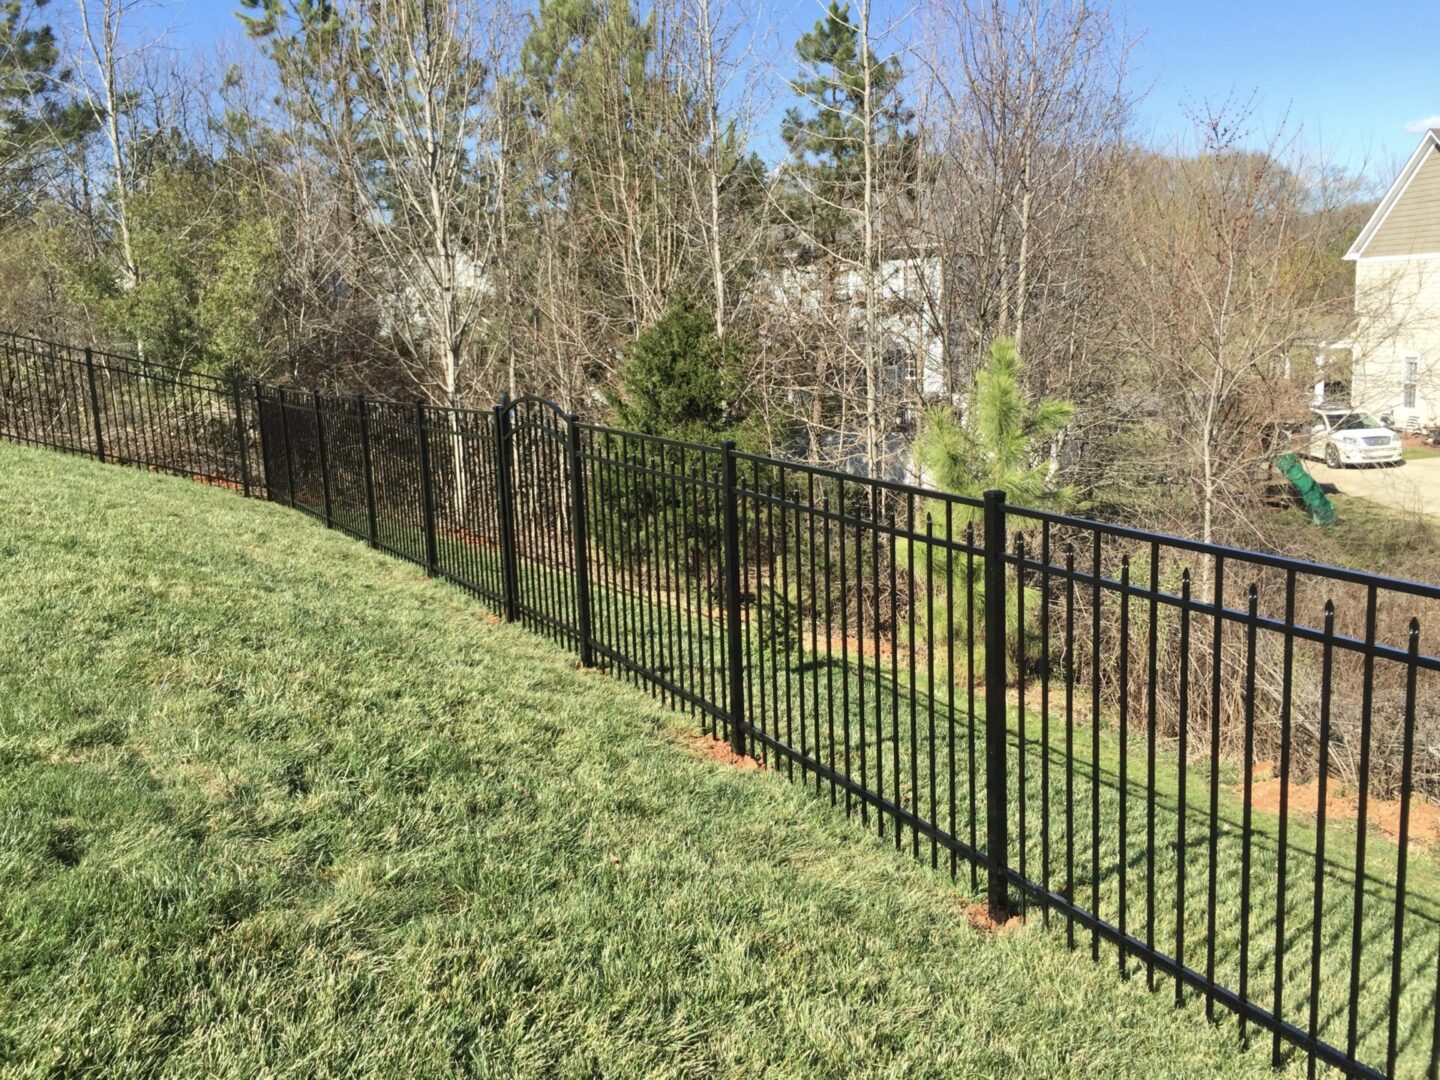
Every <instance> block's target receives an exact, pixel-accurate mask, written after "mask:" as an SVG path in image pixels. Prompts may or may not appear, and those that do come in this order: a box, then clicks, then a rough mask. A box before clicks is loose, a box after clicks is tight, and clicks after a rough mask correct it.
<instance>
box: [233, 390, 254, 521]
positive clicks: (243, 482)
mask: <svg viewBox="0 0 1440 1080" xmlns="http://www.w3.org/2000/svg"><path fill="white" fill-rule="evenodd" d="M231 375H232V377H233V378H234V380H235V446H236V448H237V449H238V450H239V451H240V492H241V494H242V495H244V496H245V498H247V499H248V498H249V497H250V457H249V454H247V453H246V450H245V397H244V395H243V394H241V393H240V373H239V372H232V373H231Z"/></svg>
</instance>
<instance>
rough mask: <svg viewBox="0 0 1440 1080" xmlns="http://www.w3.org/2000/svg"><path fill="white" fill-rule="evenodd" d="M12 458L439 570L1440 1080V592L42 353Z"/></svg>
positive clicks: (867, 820)
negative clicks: (164, 485)
mask: <svg viewBox="0 0 1440 1080" xmlns="http://www.w3.org/2000/svg"><path fill="white" fill-rule="evenodd" d="M0 436H3V437H5V438H7V439H9V440H11V441H14V442H18V443H22V444H28V445H34V446H44V447H49V448H53V449H57V450H62V451H67V452H70V453H75V454H80V455H84V456H88V457H92V458H95V459H98V460H100V461H104V462H112V463H116V464H126V465H131V466H135V467H139V468H145V469H150V470H154V471H159V472H165V473H171V474H175V475H179V476H183V477H187V478H190V479H192V480H194V481H196V482H200V483H206V484H212V485H219V486H223V487H227V488H231V489H233V490H235V491H237V492H239V493H242V494H245V495H251V496H259V497H264V498H268V499H269V500H271V501H273V502H278V503H281V504H284V505H285V506H288V507H293V508H294V509H296V510H299V511H302V512H304V513H307V514H310V515H312V516H313V517H315V518H317V519H319V520H321V521H323V522H324V523H325V524H326V525H327V526H330V527H333V528H337V529H341V530H344V531H345V532H348V533H350V534H351V535H353V536H355V537H357V538H359V539H361V540H363V541H364V542H366V543H368V544H369V545H370V546H372V547H374V548H376V549H380V550H384V551H386V552H389V553H391V554H393V555H395V556H398V557H400V558H403V559H407V560H409V561H411V562H413V563H415V564H416V565H419V566H421V567H423V568H424V569H425V570H426V572H427V573H430V574H432V575H435V576H437V577H441V578H444V579H446V580H448V581H450V582H453V583H454V584H455V585H457V586H459V587H461V588H463V589H465V590H467V591H469V592H471V593H472V594H474V595H475V596H477V597H479V598H480V599H481V600H483V601H484V602H485V603H486V604H487V605H489V606H490V607H491V608H492V609H493V610H494V611H496V612H497V613H498V614H499V615H501V616H502V617H504V618H507V619H510V620H513V621H516V622H519V623H521V624H523V625H525V626H528V627H530V628H532V629H534V630H536V631H537V632H540V633H543V634H546V635H548V636H550V637H552V638H553V639H554V640H556V641H557V642H558V643H560V644H561V645H563V646H565V647H566V648H569V649H573V650H574V651H575V652H576V653H577V654H578V656H579V659H580V662H581V663H582V664H583V665H586V666H595V667H599V668H603V669H607V670H609V671H611V672H613V673H614V674H615V675H617V676H619V677H621V678H624V679H627V680H629V681H631V682H633V683H635V684H637V685H640V686H644V687H646V688H648V689H649V690H651V691H652V692H653V693H655V694H656V695H657V696H659V697H660V698H662V699H663V700H664V701H665V702H667V703H668V704H670V705H673V706H674V707H676V708H678V709H682V710H685V711H687V712H689V713H691V714H693V715H694V716H695V718H696V723H697V726H698V728H699V729H700V730H701V731H702V732H704V733H707V734H709V735H711V736H713V737H714V738H716V739H720V740H724V741H725V742H727V743H728V745H729V746H730V748H731V749H732V750H733V751H734V752H735V753H737V754H741V755H745V756H747V757H753V758H756V759H758V760H759V761H760V762H761V763H762V764H763V765H764V766H766V767H767V768H769V769H772V770H775V771H777V772H781V773H783V774H784V775H786V776H787V777H789V778H791V779H793V780H794V781H795V782H796V783H801V784H804V785H805V786H806V787H807V788H808V789H810V790H811V791H812V792H813V794H814V796H815V797H816V798H818V799H822V800H825V801H828V802H830V803H831V804H832V805H833V806H834V807H835V808H836V811H837V812H843V813H845V814H847V815H849V816H850V817H852V818H854V819H855V820H856V823H857V825H858V826H860V827H864V828H867V829H870V830H873V831H874V832H875V834H876V835H877V836H878V837H879V838H881V839H882V840H883V841H884V842H885V843H887V844H892V845H894V846H895V847H896V848H897V849H900V850H904V851H906V852H908V853H909V854H910V855H911V856H913V857H914V858H917V859H919V860H921V861H924V862H928V863H929V864H930V865H931V866H933V867H935V868H936V869H937V870H939V871H943V872H945V873H948V874H950V875H951V876H952V877H953V878H955V879H957V881H961V882H963V883H964V886H965V888H966V889H967V890H969V891H972V892H973V893H975V894H976V895H984V896H985V898H986V906H987V907H988V914H989V915H990V917H991V918H992V919H996V920H1003V919H1005V918H1007V917H1011V916H1014V917H1018V918H1023V919H1027V920H1030V919H1033V920H1038V921H1039V922H1041V923H1042V924H1044V925H1045V926H1047V927H1051V928H1052V931H1053V932H1054V933H1055V934H1056V936H1057V938H1058V939H1059V940H1061V941H1063V942H1065V943H1068V944H1069V945H1070V946H1072V947H1075V948H1084V949H1087V950H1088V951H1089V952H1090V953H1091V954H1092V955H1093V956H1094V958H1095V959H1096V960H1097V961H1098V960H1106V961H1107V962H1110V963H1114V964H1115V966H1116V969H1117V971H1118V973H1119V975H1120V977H1125V978H1137V979H1144V980H1145V982H1146V984H1147V985H1148V986H1149V987H1150V988H1152V989H1157V990H1158V989H1160V988H1161V987H1162V986H1166V987H1169V992H1170V993H1172V994H1173V996H1174V999H1175V1001H1176V1003H1177V1004H1184V1003H1187V1002H1191V1001H1194V1002H1197V1005H1196V1009H1197V1014H1198V1010H1199V1009H1202V1008H1203V1010H1204V1012H1205V1014H1207V1015H1208V1016H1209V1017H1210V1018H1212V1019H1220V1018H1222V1017H1224V1016H1227V1015H1228V1016H1231V1017H1232V1018H1233V1019H1234V1022H1235V1026H1236V1028H1237V1029H1238V1030H1237V1035H1238V1037H1239V1038H1241V1039H1244V1040H1247V1041H1248V1040H1254V1039H1256V1038H1257V1037H1258V1038H1263V1039H1264V1040H1265V1041H1266V1042H1267V1043H1268V1044H1269V1047H1270V1051H1271V1053H1272V1055H1273V1057H1274V1059H1275V1061H1276V1062H1277V1063H1280V1062H1283V1061H1285V1060H1286V1059H1287V1058H1288V1057H1290V1056H1293V1055H1296V1054H1298V1055H1301V1056H1303V1057H1304V1058H1305V1059H1306V1061H1307V1063H1308V1065H1309V1067H1310V1071H1311V1072H1315V1071H1321V1070H1333V1071H1337V1072H1340V1073H1344V1074H1348V1075H1358V1076H1382V1075H1391V1076H1400V1075H1405V1076H1410V1075H1422V1074H1426V1073H1428V1074H1429V1075H1431V1076H1434V1075H1435V1073H1436V1059H1437V1052H1440V1014H1437V1011H1436V1004H1435V1003H1436V995H1437V985H1440V861H1437V857H1436V852H1437V850H1440V810H1437V809H1436V806H1435V800H1436V799H1437V798H1440V694H1437V693H1436V690H1437V681H1440V658H1437V657H1436V655H1435V650H1434V647H1433V644H1432V643H1431V642H1432V638H1431V637H1430V636H1429V635H1430V633H1431V631H1430V630H1429V628H1431V627H1434V626H1435V625H1436V622H1437V620H1436V618H1435V614H1436V606H1437V601H1440V586H1436V585H1433V584H1425V583H1418V582H1410V581H1403V580H1397V579H1394V578H1387V577H1381V576H1375V575H1369V574H1363V573H1359V572H1356V571H1352V570H1346V569H1342V568H1336V567H1327V566H1320V565H1315V564H1312V563H1307V562H1304V561H1300V560H1295V559H1288V558H1282V557H1279V556H1275V555H1268V554H1264V553H1259V552H1251V551H1244V550H1240V549H1233V548H1226V547H1220V546H1217V545H1208V544H1200V543H1196V542H1193V541H1189V540H1185V539H1181V538H1175V537H1168V536H1162V535H1157V534H1152V533H1148V532H1144V531H1142V530H1137V529H1132V528H1129V527H1125V526H1120V525H1114V524H1107V523H1103V522H1095V521H1089V520H1085V519H1080V518H1075V517H1067V516H1063V515H1058V514H1053V513H1048V512H1044V511H1040V510H1035V509H1032V508H1028V507H1018V506H1010V505H1007V504H1006V503H1005V501H1004V499H1003V496H1001V495H999V493H991V494H989V495H987V496H986V497H985V498H984V499H983V500H979V499H967V498H961V497H959V496H955V495H950V494H946V493H943V492H938V491H933V490H929V489H926V488H923V487H917V486H913V485H909V484H903V483H895V482H890V481H885V480H878V479H873V478H869V477H862V476H855V475H851V474H848V473H844V472H839V471H835V470H831V469H826V468H819V467H814V466H809V465H802V464H797V463H794V462H788V461H783V460H779V459H775V458H770V457H765V456H761V455H756V454H751V453H745V452H742V451H740V450H738V449H737V448H736V447H735V446H734V445H733V444H726V445H723V446H709V445H701V444H697V443H687V442H681V441H677V440H673V439H666V438H659V437H656V436H652V435H643V434H638V433H634V432H627V431H618V430H615V429H612V428H607V427H604V426H601V425H597V424H592V423H588V422H585V421H582V420H581V419H579V418H578V417H575V416H573V415H569V414H567V413H566V412H565V411H563V410H562V409H560V408H558V407H557V406H555V405H554V404H553V403H550V402H547V401H543V400H540V399H536V398H521V399H519V400H516V401H513V402H512V401H503V402H501V403H500V404H498V405H496V406H495V407H494V408H492V409H488V410H472V409H453V408H444V407H439V406H434V405H429V404H424V403H418V402H412V403H403V402H393V401H379V400H374V399H370V398H360V397H340V396H333V395H327V394H322V393H316V392H313V391H306V390H300V389H296V388H293V387H278V386H263V385H256V384H254V383H249V382H244V381H241V380H239V379H235V378H227V377H214V376H207V375H202V374H198V373H194V372H189V371H185V370H179V369H175V368H168V367H163V366H161V365H157V364H153V363H148V362H145V361H141V360H137V359H133V358H127V357H121V356H114V355H109V354H103V353H99V352H95V351H92V350H89V349H83V348H80V349H77V348H70V347H66V346H63V345H59V344H55V343H51V342H45V341H40V340H36V339H33V338H27V337H21V336H18V335H10V336H3V337H0Z"/></svg>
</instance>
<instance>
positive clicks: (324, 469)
mask: <svg viewBox="0 0 1440 1080" xmlns="http://www.w3.org/2000/svg"><path fill="white" fill-rule="evenodd" d="M310 408H311V409H312V410H313V411H314V413H315V455H316V457H317V458H318V459H319V462H320V498H321V502H322V503H323V505H324V507H325V527H326V528H327V529H328V528H331V527H332V526H333V525H334V524H335V514H334V509H333V507H332V506H331V504H330V458H329V455H328V454H327V453H326V450H325V411H324V409H322V408H321V406H320V391H319V390H314V391H312V392H311V394H310Z"/></svg>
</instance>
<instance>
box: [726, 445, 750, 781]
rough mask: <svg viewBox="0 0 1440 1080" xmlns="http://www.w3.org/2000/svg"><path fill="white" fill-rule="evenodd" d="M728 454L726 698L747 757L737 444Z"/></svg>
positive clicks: (738, 747) (736, 745)
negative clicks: (742, 651) (741, 628)
mask: <svg viewBox="0 0 1440 1080" xmlns="http://www.w3.org/2000/svg"><path fill="white" fill-rule="evenodd" d="M720 449H721V450H722V451H723V452H724V454H725V474H724V487H723V489H722V493H721V494H722V498H723V501H724V507H723V510H724V516H725V662H726V667H727V671H728V677H729V691H728V693H726V695H725V705H726V710H725V711H726V712H728V713H729V714H730V748H731V749H732V750H734V751H735V753H736V754H738V755H740V756H742V757H743V756H744V754H745V668H744V664H743V661H742V657H741V650H742V649H743V648H744V646H743V645H742V643H741V636H740V497H739V495H738V494H737V488H738V480H737V478H736V471H737V470H736V465H735V443H734V442H732V441H730V440H726V441H725V442H723V443H721V444H720Z"/></svg>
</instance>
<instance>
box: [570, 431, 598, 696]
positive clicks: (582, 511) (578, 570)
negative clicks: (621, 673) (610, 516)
mask: <svg viewBox="0 0 1440 1080" xmlns="http://www.w3.org/2000/svg"><path fill="white" fill-rule="evenodd" d="M565 424H566V435H567V440H568V441H567V446H568V448H569V451H570V540H571V543H572V545H573V546H574V560H575V626H576V632H577V634H578V635H579V638H580V666H581V667H587V668H588V667H591V666H593V665H594V663H595V655H594V635H593V634H592V633H591V629H590V539H589V536H590V530H589V527H588V522H587V520H586V519H587V510H586V502H585V459H584V455H583V453H582V452H581V446H580V418H579V417H578V416H576V415H575V414H574V413H571V414H570V415H569V416H567V417H566V418H565Z"/></svg>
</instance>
